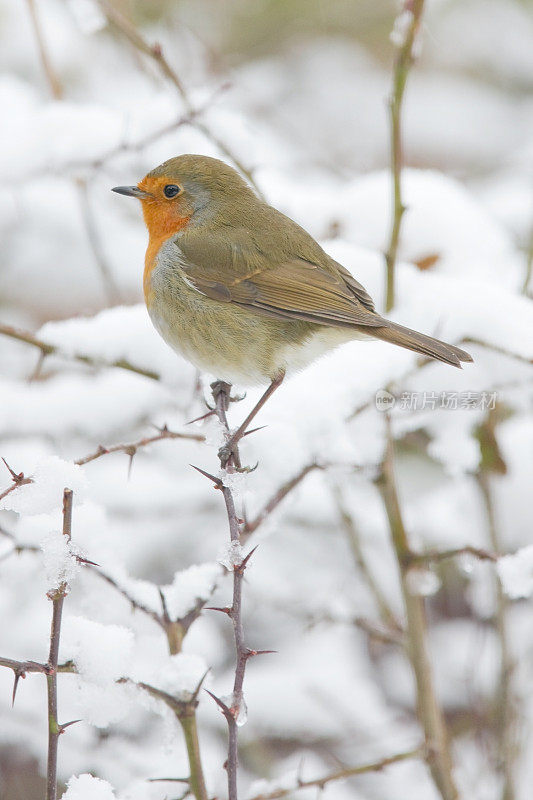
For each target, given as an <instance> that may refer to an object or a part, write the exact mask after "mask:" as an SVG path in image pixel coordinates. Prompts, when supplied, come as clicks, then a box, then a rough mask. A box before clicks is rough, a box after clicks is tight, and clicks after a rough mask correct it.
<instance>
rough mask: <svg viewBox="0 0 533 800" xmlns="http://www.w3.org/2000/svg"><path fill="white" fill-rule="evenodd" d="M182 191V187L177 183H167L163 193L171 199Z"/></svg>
mask: <svg viewBox="0 0 533 800" xmlns="http://www.w3.org/2000/svg"><path fill="white" fill-rule="evenodd" d="M180 192H181V189H180V187H179V186H176V184H175V183H167V185H166V186H165V188H164V189H163V194H164V195H165V197H168V199H169V200H170V199H171V198H172V197H176V195H177V194H179V193H180Z"/></svg>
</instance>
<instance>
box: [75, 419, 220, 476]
mask: <svg viewBox="0 0 533 800" xmlns="http://www.w3.org/2000/svg"><path fill="white" fill-rule="evenodd" d="M164 439H189V440H190V441H193V442H205V436H204V435H203V434H202V433H181V432H179V431H170V430H169V429H168V428H167V427H166V426H165V427H163V428H161V429H160V431H159V433H158V434H156V435H155V436H146V437H144V438H143V439H139V440H138V441H136V442H131V443H130V444H114V445H111V446H110V447H104V446H103V445H100V446H99V447H98V449H97V450H95V451H94V453H90V454H89V455H87V456H83V457H82V458H78V459H77V460H76V461H75V462H74V463H75V464H78V466H82V465H83V464H89V463H90V462H91V461H96V459H97V458H101V457H102V456H107V455H109V454H110V453H125V454H126V455H127V456H129V457H130V458H133V457H134V456H135V454H136V452H137V450H139V448H141V447H146V446H147V445H149V444H153V443H154V442H161V441H163V440H164Z"/></svg>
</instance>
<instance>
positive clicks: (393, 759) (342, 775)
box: [250, 747, 424, 800]
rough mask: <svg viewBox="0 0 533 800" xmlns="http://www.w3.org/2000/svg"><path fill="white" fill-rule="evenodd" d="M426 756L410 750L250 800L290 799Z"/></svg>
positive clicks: (301, 782) (419, 751) (258, 795)
mask: <svg viewBox="0 0 533 800" xmlns="http://www.w3.org/2000/svg"><path fill="white" fill-rule="evenodd" d="M423 756H424V748H423V747H417V748H416V749H415V750H408V751H406V752H405V753H398V754H397V755H393V756H388V757H386V758H382V759H381V760H380V761H374V762H372V763H370V764H361V765H360V766H357V767H346V769H340V770H337V772H330V773H329V774H328V775H323V776H322V777H320V778H314V779H313V780H308V781H304V780H301V779H298V780H297V781H296V783H295V784H294V786H291V787H290V788H283V789H274V790H273V791H271V792H263V793H262V794H256V795H254V796H253V797H251V798H250V800H278V799H279V798H280V797H288V796H289V795H292V793H293V792H297V791H298V790H299V789H312V788H317V789H319V790H323V789H324V787H325V786H327V784H328V783H332V782H333V781H340V780H344V779H346V778H351V777H353V776H354V775H364V774H365V773H367V772H380V771H381V770H382V769H385V767H388V766H389V765H390V764H397V763H398V762H399V761H407V760H408V759H411V758H422V757H423Z"/></svg>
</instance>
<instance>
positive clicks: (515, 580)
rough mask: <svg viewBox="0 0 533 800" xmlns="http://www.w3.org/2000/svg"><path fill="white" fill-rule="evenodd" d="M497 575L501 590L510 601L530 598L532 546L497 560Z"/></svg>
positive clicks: (531, 587) (532, 588)
mask: <svg viewBox="0 0 533 800" xmlns="http://www.w3.org/2000/svg"><path fill="white" fill-rule="evenodd" d="M497 570H498V575H499V576H500V580H501V582H502V586H503V590H504V592H505V594H506V595H508V596H509V597H510V598H511V599H512V600H517V599H519V598H523V597H531V593H532V592H533V545H528V547H522V548H521V549H520V550H518V551H517V552H516V553H513V554H512V555H508V556H503V557H502V558H500V559H499V560H498V564H497Z"/></svg>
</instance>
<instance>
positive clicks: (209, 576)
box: [161, 563, 221, 619]
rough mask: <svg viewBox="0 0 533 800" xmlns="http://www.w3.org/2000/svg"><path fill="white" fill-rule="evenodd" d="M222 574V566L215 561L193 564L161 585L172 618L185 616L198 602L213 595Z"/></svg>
mask: <svg viewBox="0 0 533 800" xmlns="http://www.w3.org/2000/svg"><path fill="white" fill-rule="evenodd" d="M220 575H221V570H220V566H219V565H218V564H215V563H213V564H193V565H192V566H191V567H189V568H188V569H185V570H182V571H180V572H176V574H175V575H174V580H173V581H172V583H171V584H170V585H169V586H162V587H161V591H162V593H163V596H164V598H165V603H166V606H167V611H168V614H169V616H170V618H171V619H180V618H181V617H184V616H185V615H186V614H188V613H189V611H191V610H192V609H193V608H194V607H195V606H196V605H197V604H198V603H202V602H205V601H206V600H207V599H208V598H209V597H211V595H212V594H213V591H214V589H215V587H216V584H217V581H218V579H219V578H220Z"/></svg>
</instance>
